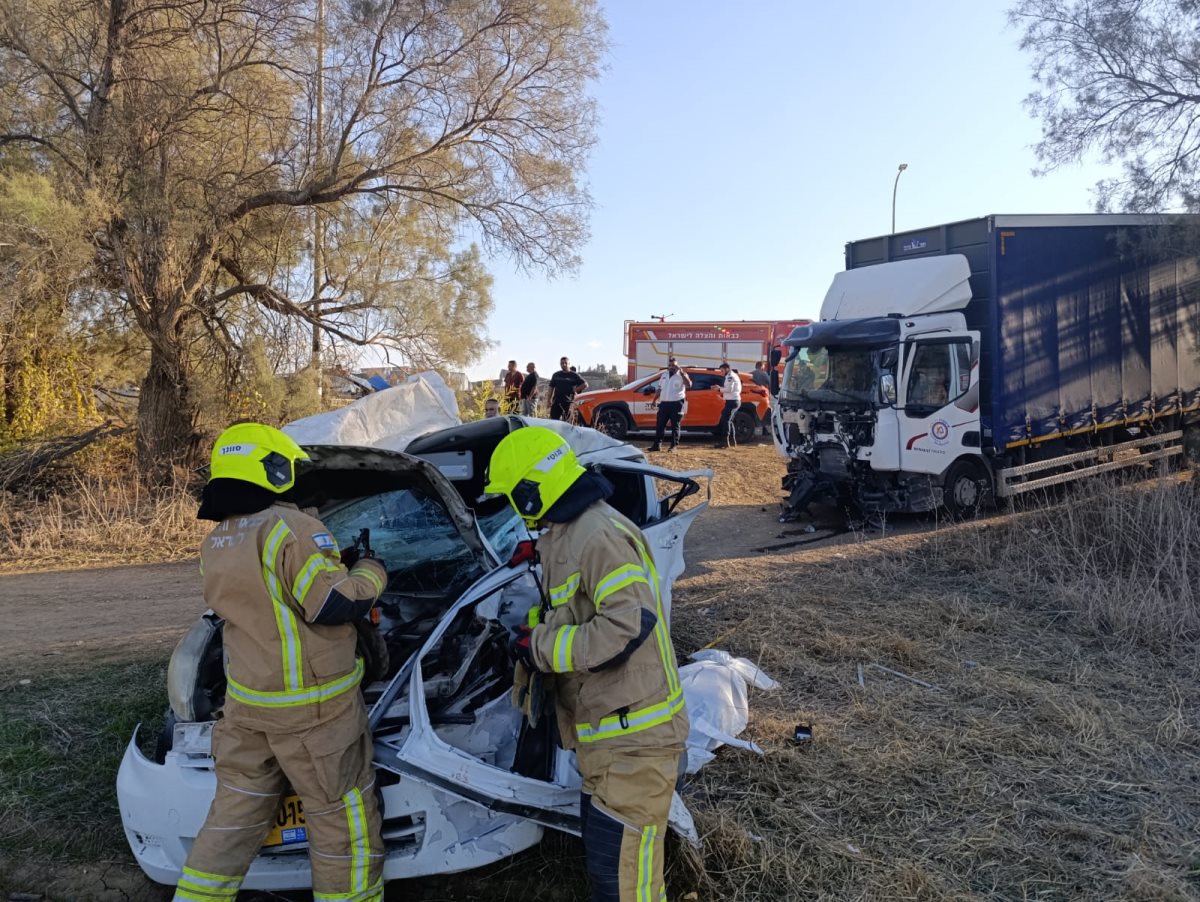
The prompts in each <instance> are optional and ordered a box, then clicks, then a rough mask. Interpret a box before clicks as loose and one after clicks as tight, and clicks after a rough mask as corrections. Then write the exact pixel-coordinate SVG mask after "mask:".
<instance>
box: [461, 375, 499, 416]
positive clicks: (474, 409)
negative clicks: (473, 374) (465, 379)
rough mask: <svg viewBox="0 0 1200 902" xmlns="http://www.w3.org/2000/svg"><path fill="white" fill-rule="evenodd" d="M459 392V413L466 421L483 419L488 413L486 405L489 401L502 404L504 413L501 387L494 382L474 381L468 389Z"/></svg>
mask: <svg viewBox="0 0 1200 902" xmlns="http://www.w3.org/2000/svg"><path fill="white" fill-rule="evenodd" d="M457 394H458V415H459V418H460V419H461V420H462V421H463V422H464V423H470V422H472V421H474V420H482V419H483V418H484V414H485V413H486V409H485V408H486V405H487V402H488V401H495V402H496V403H498V404H500V405H501V407H500V411H501V412H502V413H503V411H504V407H503V401H502V400H501V397H500V395H501V389H499V388H497V387H496V385H495V384H494V383H492V382H478V383H473V384H472V385H471V387H470V388H468V389H467V390H466V391H460V392H458V393H457Z"/></svg>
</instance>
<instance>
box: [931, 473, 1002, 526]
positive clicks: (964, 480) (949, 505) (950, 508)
mask: <svg viewBox="0 0 1200 902" xmlns="http://www.w3.org/2000/svg"><path fill="white" fill-rule="evenodd" d="M991 493H992V486H991V480H990V479H989V478H988V476H987V474H986V473H985V472H984V471H983V468H982V467H980V466H979V465H978V464H975V463H973V462H972V461H969V460H959V461H955V462H954V463H953V464H952V465H951V466H950V469H949V470H948V471H947V472H946V479H945V482H943V483H942V505H943V506H944V507H945V508H946V511H947V512H948V513H949V514H950V516H951V517H953V518H954V519H955V520H969V519H971V518H972V517H975V516H977V515H978V514H979V511H980V510H981V509H982V508H983V506H984V504H985V503H986V501H987V499H988V497H989V496H990V495H991Z"/></svg>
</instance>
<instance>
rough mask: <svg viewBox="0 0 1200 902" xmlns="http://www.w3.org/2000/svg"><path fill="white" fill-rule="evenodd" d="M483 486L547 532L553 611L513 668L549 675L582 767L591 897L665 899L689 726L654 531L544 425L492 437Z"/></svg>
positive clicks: (545, 560)
mask: <svg viewBox="0 0 1200 902" xmlns="http://www.w3.org/2000/svg"><path fill="white" fill-rule="evenodd" d="M487 491H489V492H499V493H503V494H505V495H507V496H508V498H509V500H510V501H511V503H512V505H513V507H515V508H516V510H517V512H518V513H519V514H520V515H521V516H522V517H523V518H524V519H525V521H526V523H528V524H529V525H530V527H531V528H544V529H545V532H544V533H543V534H542V535H541V536H540V537H539V538H538V540H537V550H538V557H539V559H540V560H541V564H542V575H543V583H544V585H545V586H546V590H547V600H548V608H547V609H543V610H542V611H540V612H539V611H538V610H537V609H535V610H534V611H533V612H531V626H528V627H521V628H520V630H519V631H518V635H517V637H516V639H515V640H514V642H513V653H514V656H515V657H516V658H517V660H518V667H524V668H526V669H527V670H528V671H530V672H533V671H540V672H542V673H545V674H553V676H552V677H549V678H548V679H550V680H552V683H553V690H554V696H555V706H556V709H557V714H558V723H559V730H560V733H561V735H562V742H563V747H564V748H568V749H572V748H573V749H575V752H576V758H577V761H578V764H579V770H580V773H581V774H582V775H583V795H582V798H581V799H580V816H581V819H582V825H583V843H584V849H585V853H586V858H587V871H588V876H589V877H590V879H591V884H592V899H593V902H618V900H619V902H665V900H666V897H667V896H666V888H665V886H664V884H663V841H664V835H665V833H666V828H667V816H668V813H669V811H670V808H671V798H672V795H673V793H674V790H675V783H676V780H677V779H678V775H679V773H680V766H679V765H680V756H681V755H682V753H683V748H684V740H685V739H686V738H687V732H688V724H687V712H686V711H685V709H684V700H683V691H682V689H681V688H680V684H679V673H678V670H677V668H676V664H675V652H674V650H673V649H672V647H671V636H670V633H669V631H668V625H667V619H666V616H665V614H664V612H663V609H662V604H661V600H660V598H659V582H658V575H657V572H656V571H655V568H654V559H653V557H652V556H651V554H650V549H649V547H648V545H647V543H646V539H645V538H644V537H643V536H642V534H641V532H640V531H639V530H638V529H637V527H636V526H634V525H633V523H631V522H630V521H629V520H627V519H626V518H625V517H623V516H621V514H619V513H618V512H617V511H616V510H614V509H613V508H611V507H610V506H609V505H608V504H606V503H605V501H604V499H606V498H608V497H609V496H610V495H611V494H612V486H611V485H610V484H609V483H608V481H607V480H605V479H604V478H603V477H601V476H598V475H596V474H593V473H589V472H588V471H586V470H585V469H584V468H583V467H581V466H580V465H579V463H578V462H577V461H576V459H575V454H574V452H573V451H572V450H571V449H570V447H569V446H568V445H567V443H566V442H565V441H563V439H562V438H561V437H559V436H558V434H557V433H555V432H552V431H551V430H549V429H545V428H543V427H526V428H522V429H518V430H516V431H515V432H512V433H510V434H509V435H508V436H506V437H505V438H504V439H503V440H502V441H501V442H500V444H499V445H497V447H496V450H495V452H494V453H493V455H492V459H491V463H490V465H489V468H488V486H487ZM539 615H540V616H539ZM537 620H540V622H535V621H537ZM517 679H518V681H519V680H520V679H521V674H518V675H517Z"/></svg>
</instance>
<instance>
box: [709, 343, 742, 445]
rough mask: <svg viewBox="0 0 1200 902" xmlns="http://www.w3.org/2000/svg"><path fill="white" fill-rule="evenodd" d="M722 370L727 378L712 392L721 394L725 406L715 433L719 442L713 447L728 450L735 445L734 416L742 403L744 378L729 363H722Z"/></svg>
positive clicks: (715, 386)
mask: <svg viewBox="0 0 1200 902" xmlns="http://www.w3.org/2000/svg"><path fill="white" fill-rule="evenodd" d="M720 369H721V373H722V374H723V375H724V377H725V378H724V381H722V383H721V384H720V385H714V386H713V389H712V390H713V391H719V392H720V393H721V399H722V400H723V401H724V402H725V406H724V407H722V408H721V420H720V422H718V423H717V430H716V433H715V435H716V437H717V440H716V442H714V443H713V447H714V448H728V447H729V446H730V445H731V444H733V442H732V441H731V437H732V434H733V414H734V411H736V410H737V409H738V406H739V405H740V404H741V403H742V377H741V376H740V375H739V374H738V373H737V371H736V370H734V369H732V368H731V367H730V366H729V364H728V363H722V364H721V367H720Z"/></svg>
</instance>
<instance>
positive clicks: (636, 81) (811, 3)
mask: <svg viewBox="0 0 1200 902" xmlns="http://www.w3.org/2000/svg"><path fill="white" fill-rule="evenodd" d="M1006 8H1007V4H1006V3H993V2H990V0H970V2H968V0H925V2H922V3H903V2H894V0H889V2H883V0H846V2H841V3H823V2H815V0H792V2H785V0H751V2H747V3H742V4H732V3H727V2H718V0H690V2H684V0H610V2H608V3H606V4H605V10H606V13H607V16H608V21H609V26H610V38H611V41H612V44H613V48H612V52H611V55H610V58H609V69H608V71H607V72H606V73H605V75H604V76H603V78H602V79H601V81H600V82H599V83H598V84H597V86H596V88H595V93H596V96H597V98H598V100H599V103H600V108H601V117H602V121H601V125H600V131H599V144H598V146H597V147H596V149H595V151H594V153H593V156H592V161H591V165H590V167H589V171H588V174H587V178H588V182H589V184H590V186H591V191H592V194H593V199H594V201H595V203H596V209H595V210H594V212H593V214H592V220H591V230H592V238H591V241H590V242H589V243H588V245H587V246H586V247H584V248H583V250H582V257H583V265H582V267H581V268H580V270H579V272H578V274H577V275H575V276H565V277H559V278H557V279H554V280H548V279H546V278H545V277H544V276H542V275H537V274H535V275H526V274H521V273H518V272H515V271H514V270H513V268H512V266H511V265H510V263H509V262H508V261H506V260H503V259H498V260H493V261H492V262H491V266H492V269H493V271H494V272H495V275H496V283H495V287H494V297H495V302H496V306H495V312H494V313H493V315H492V318H491V321H490V324H489V331H490V334H491V338H492V339H493V340H494V341H495V342H496V346H495V348H494V349H493V351H492V352H491V353H489V354H488V355H487V357H485V358H484V359H483V360H482V361H480V362H479V364H478V365H476V366H473V367H471V368H470V374H471V376H472V378H486V377H495V376H496V375H497V373H498V371H499V370H500V369H501V368H503V366H504V364H505V362H506V361H507V360H508V359H510V358H516V359H517V360H518V362H519V364H520V366H521V367H522V368H523V367H524V365H525V363H526V362H528V361H529V360H533V361H535V362H536V363H537V364H538V367H539V370H540V371H541V372H542V373H543V375H549V374H550V373H551V372H552V371H553V370H554V369H556V368H557V366H558V359H559V357H560V356H562V355H563V354H567V355H569V356H570V357H571V359H572V362H574V363H577V364H580V365H587V364H591V363H597V362H602V363H605V364H616V365H617V366H618V367H619V368H620V370H621V371H622V372H624V368H625V359H624V357H623V356H622V354H621V340H622V323H623V321H624V320H626V319H648V318H649V317H650V315H651V314H672V313H673V314H675V318H676V319H700V320H732V319H775V318H779V319H785V318H791V317H805V316H816V314H817V311H818V308H819V306H820V303H821V299H822V297H823V296H824V293H825V289H826V287H827V286H828V283H829V280H830V279H831V278H832V277H833V274H834V273H835V272H836V271H838V270H839V269H841V268H843V256H842V254H843V246H844V245H845V243H846V242H847V241H850V240H854V239H858V238H866V237H870V236H874V235H880V234H886V233H887V232H888V231H889V230H890V224H891V203H892V183H893V179H894V178H895V175H896V167H897V165H898V164H899V163H901V162H905V163H908V167H909V168H908V170H907V171H906V172H905V173H904V174H903V175H902V176H901V178H900V184H899V191H898V198H897V202H896V228H897V230H898V231H903V230H905V229H911V228H919V227H921V226H926V225H935V224H937V223H941V222H950V221H953V220H957V219H966V218H970V217H973V216H981V215H985V214H988V213H1086V212H1090V211H1091V210H1092V209H1093V200H1092V196H1091V188H1092V186H1093V185H1094V183H1095V182H1096V180H1097V179H1098V178H1099V177H1100V176H1101V175H1102V174H1103V171H1102V170H1101V169H1100V168H1098V167H1096V166H1090V167H1073V168H1070V169H1067V170H1062V171H1059V172H1056V173H1053V174H1051V175H1049V176H1044V177H1034V176H1033V175H1032V174H1031V170H1032V169H1033V167H1034V166H1035V164H1036V160H1035V158H1034V154H1033V150H1032V145H1033V144H1034V143H1035V142H1036V141H1037V140H1038V137H1039V128H1038V125H1037V123H1035V122H1034V121H1033V120H1031V119H1030V118H1029V116H1028V114H1027V113H1026V111H1025V109H1024V107H1023V106H1022V100H1023V99H1024V97H1025V96H1026V95H1027V94H1028V93H1029V91H1030V90H1031V89H1032V81H1031V78H1030V75H1029V60H1028V58H1027V56H1026V55H1025V54H1023V53H1022V52H1021V51H1020V50H1019V49H1018V46H1017V45H1018V42H1019V33H1018V32H1017V31H1016V30H1014V29H1011V28H1009V27H1008V25H1007V20H1006V17H1005V9H1006Z"/></svg>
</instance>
